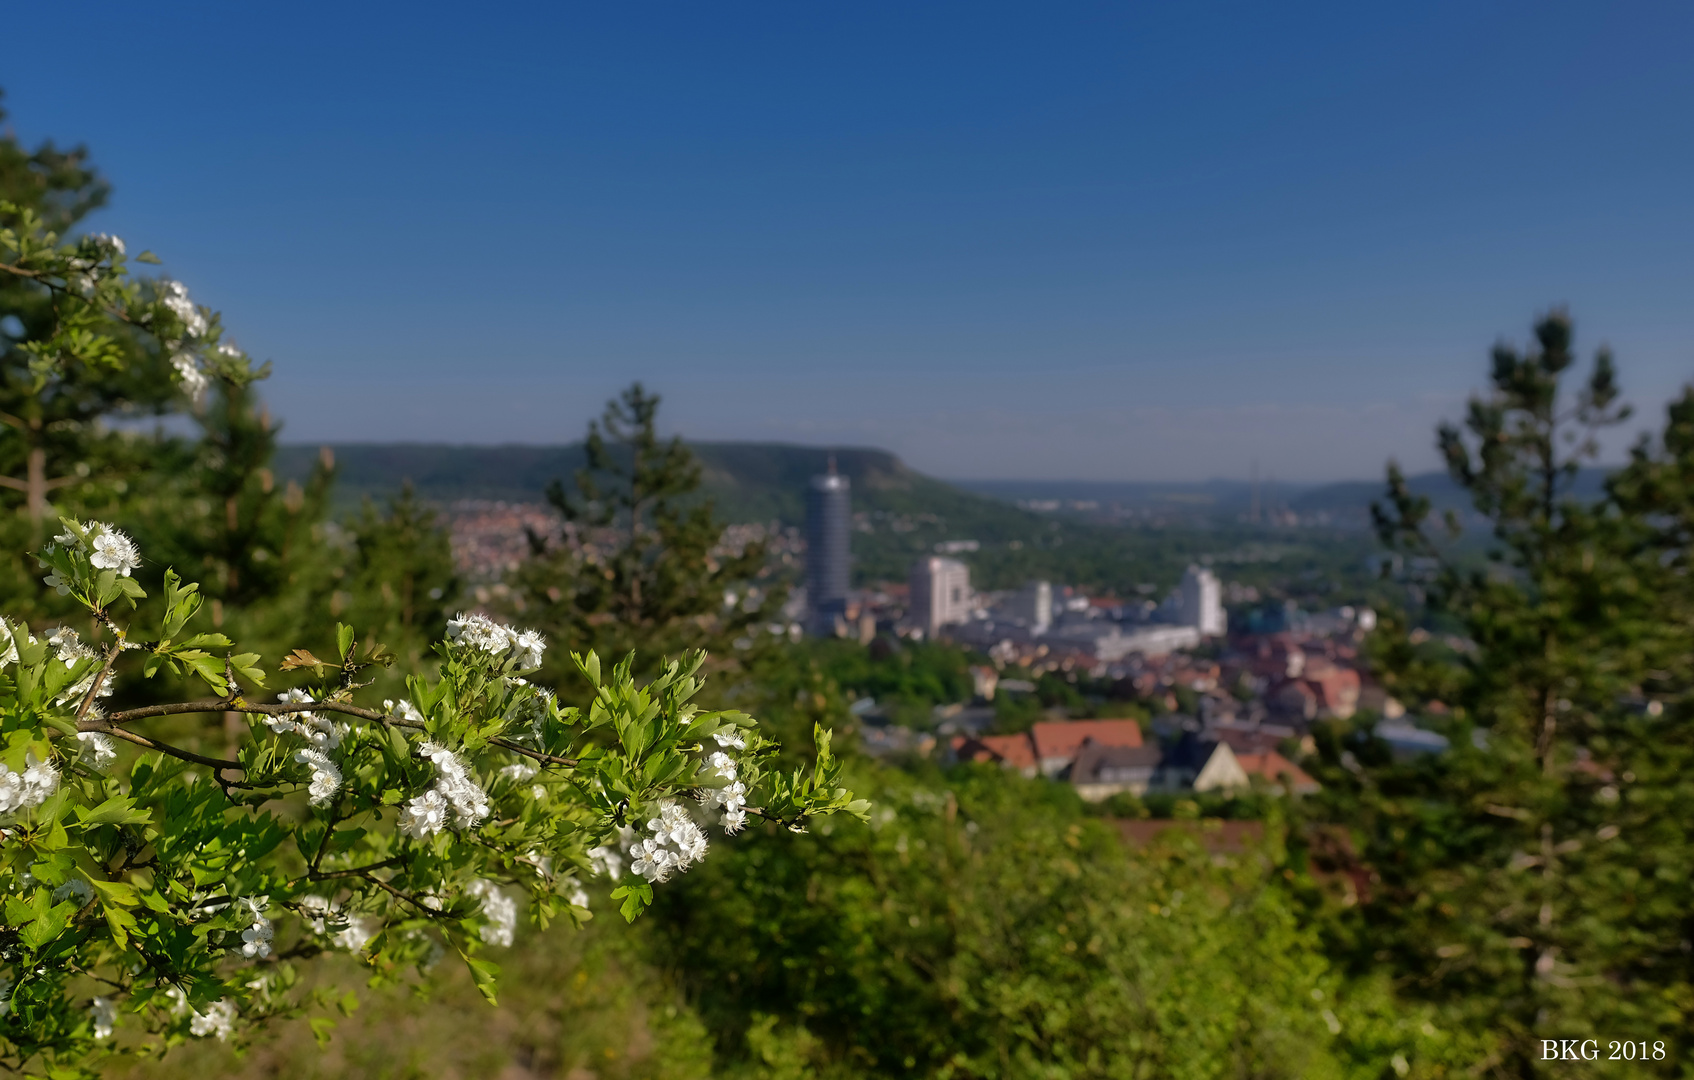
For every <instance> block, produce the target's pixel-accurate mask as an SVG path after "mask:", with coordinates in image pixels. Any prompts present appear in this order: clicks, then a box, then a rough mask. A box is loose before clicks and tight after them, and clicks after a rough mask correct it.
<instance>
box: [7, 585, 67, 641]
mask: <svg viewBox="0 0 1694 1080" xmlns="http://www.w3.org/2000/svg"><path fill="white" fill-rule="evenodd" d="M41 580H42V583H43V584H45V585H47V586H48V587H50V588H51V589H52V590H53V591H54V592H56V593H58V594H59V595H60V596H69V595H70V594H71V585H70V582H68V581H66V580H65V579H64V578H62V577H60V576H59V575H58V574H48V575H47V576H46V577H44V578H42V579H41ZM11 657H12V659H13V660H16V659H17V658H18V654H17V646H16V645H14V646H12V653H11Z"/></svg>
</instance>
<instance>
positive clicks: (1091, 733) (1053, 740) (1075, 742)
mask: <svg viewBox="0 0 1694 1080" xmlns="http://www.w3.org/2000/svg"><path fill="white" fill-rule="evenodd" d="M1029 739H1030V742H1031V744H1032V745H1033V747H1034V753H1035V761H1036V765H1037V766H1038V767H1039V768H1040V770H1041V775H1043V776H1047V777H1056V776H1058V775H1059V774H1061V773H1063V772H1064V771H1065V770H1066V769H1068V768H1070V767H1071V763H1072V762H1074V761H1075V760H1076V756H1077V753H1078V752H1079V751H1081V749H1082V744H1083V742H1084V741H1086V740H1088V739H1093V740H1094V741H1095V742H1096V743H1099V744H1100V745H1101V746H1124V747H1136V746H1140V745H1141V742H1142V740H1141V725H1140V724H1139V723H1137V722H1136V721H1134V720H1058V721H1048V722H1045V723H1040V724H1036V725H1035V726H1034V727H1032V728H1030V729H1029Z"/></svg>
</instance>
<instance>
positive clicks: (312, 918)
mask: <svg viewBox="0 0 1694 1080" xmlns="http://www.w3.org/2000/svg"><path fill="white" fill-rule="evenodd" d="M300 910H301V911H302V912H303V914H304V918H305V922H306V925H307V926H310V927H311V928H312V933H314V934H321V933H323V932H324V928H325V923H326V920H328V919H329V918H330V916H332V915H339V914H340V913H341V909H340V907H338V906H337V905H336V904H335V902H334V901H332V900H330V899H329V898H328V897H323V896H302V897H301V898H300Z"/></svg>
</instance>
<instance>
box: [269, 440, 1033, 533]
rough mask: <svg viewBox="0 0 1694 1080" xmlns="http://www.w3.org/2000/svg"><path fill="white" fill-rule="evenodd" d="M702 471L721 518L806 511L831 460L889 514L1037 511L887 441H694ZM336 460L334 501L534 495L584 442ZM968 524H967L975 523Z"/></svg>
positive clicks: (989, 518)
mask: <svg viewBox="0 0 1694 1080" xmlns="http://www.w3.org/2000/svg"><path fill="white" fill-rule="evenodd" d="M690 448H691V449H692V450H693V451H694V453H695V455H696V456H697V457H698V458H699V460H700V464H701V465H702V467H703V471H704V479H705V484H704V489H705V494H706V495H707V496H708V497H710V498H711V499H713V500H714V502H715V503H716V505H717V511H718V515H719V516H720V517H722V518H724V519H725V520H728V521H769V520H771V519H773V518H775V519H780V520H782V521H784V522H787V523H789V524H797V523H799V522H800V521H801V520H802V519H803V518H804V516H805V498H806V495H805V493H806V482H807V480H808V478H810V477H812V476H814V475H816V474H817V473H821V472H823V471H824V470H825V469H826V468H827V467H828V460H829V457H830V455H831V454H833V455H834V456H835V460H836V467H837V468H838V469H839V470H840V471H841V472H842V473H844V474H846V475H847V476H848V477H849V478H850V479H851V480H852V482H853V505H854V508H855V509H857V510H868V511H872V512H876V511H882V512H884V513H886V514H893V515H917V514H930V515H935V516H938V517H941V518H944V519H946V520H947V521H948V522H949V523H950V524H951V525H952V526H953V527H954V528H956V529H963V530H966V533H965V534H966V535H971V536H976V535H978V534H979V533H980V534H981V538H982V539H985V540H986V539H996V538H1000V537H1002V535H1004V536H1006V537H1013V536H1020V535H1023V534H1024V533H1026V532H1027V531H1029V529H1030V527H1031V526H1032V525H1035V524H1036V523H1038V522H1039V521H1040V519H1039V518H1037V517H1036V516H1035V515H1032V514H1029V513H1026V512H1025V511H1022V510H1019V509H1017V508H1016V507H1015V506H1010V505H1008V504H1007V503H1005V502H1003V501H1001V500H998V499H993V498H988V497H985V496H982V495H976V494H972V493H970V492H966V491H961V490H959V489H958V488H956V487H953V486H952V485H950V484H946V483H943V482H942V481H940V480H935V479H932V478H931V477H928V476H924V475H923V474H922V473H919V472H916V471H914V470H912V469H910V468H908V467H907V466H906V465H905V464H904V463H903V462H902V461H901V460H900V459H899V458H897V457H895V456H894V455H893V454H890V453H888V452H887V451H885V450H871V449H863V448H849V449H838V450H826V449H820V448H818V447H812V446H791V445H786V444H782V443H715V442H702V443H692V444H690ZM330 449H331V450H332V451H333V452H334V454H335V462H336V465H337V467H338V470H339V478H338V480H337V501H338V502H340V503H341V504H343V505H345V504H347V503H350V502H351V503H356V502H358V501H359V500H362V499H363V498H364V497H365V496H367V495H368V496H372V497H375V498H377V499H382V498H386V497H388V496H389V495H392V494H394V493H396V492H398V491H399V490H400V487H401V485H402V484H403V483H405V482H406V481H410V482H411V484H412V486H413V489H414V490H415V491H416V492H417V493H418V495H419V496H421V497H423V498H425V499H428V500H431V501H434V502H444V503H447V502H454V501H456V500H459V499H503V500H506V501H507V502H540V501H542V500H543V499H544V498H545V492H546V490H547V485H548V484H549V483H550V482H552V481H553V480H555V479H560V480H563V481H564V482H565V485H566V487H567V489H570V488H571V484H572V477H573V476H574V475H575V474H576V470H578V469H579V468H581V467H582V465H583V451H582V444H581V443H573V444H571V445H569V446H450V445H442V444H433V443H344V444H340V445H332V446H331V447H330ZM317 456H318V447H316V446H284V447H282V448H280V449H279V450H278V452H277V471H278V473H279V474H280V475H281V477H282V478H283V479H285V480H288V479H304V478H305V476H306V475H307V474H308V473H309V472H310V470H311V468H312V465H313V463H314V462H315V461H316V460H317ZM972 530H974V531H972Z"/></svg>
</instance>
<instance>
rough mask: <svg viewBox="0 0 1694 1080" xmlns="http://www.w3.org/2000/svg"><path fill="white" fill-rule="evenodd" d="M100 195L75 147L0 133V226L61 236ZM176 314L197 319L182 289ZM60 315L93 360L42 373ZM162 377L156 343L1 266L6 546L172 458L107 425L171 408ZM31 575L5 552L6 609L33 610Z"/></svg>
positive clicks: (89, 243)
mask: <svg viewBox="0 0 1694 1080" xmlns="http://www.w3.org/2000/svg"><path fill="white" fill-rule="evenodd" d="M4 117H5V111H4V110H3V109H0V119H3V118H4ZM109 192H110V187H109V185H108V184H107V183H106V181H105V180H104V179H102V178H101V176H100V174H99V173H98V172H97V171H95V169H94V167H93V166H92V165H91V164H90V162H89V160H88V151H87V150H86V149H85V148H83V147H76V148H74V149H71V150H61V149H59V148H57V147H55V146H54V145H53V144H52V143H51V142H46V143H43V144H42V145H41V146H39V147H37V148H35V149H34V150H28V149H26V148H24V147H23V146H21V145H20V144H19V143H18V141H17V140H16V138H14V137H13V136H11V135H10V134H3V135H0V229H12V230H23V231H28V230H30V229H34V228H40V229H42V230H45V231H47V232H50V233H52V234H55V235H57V234H63V233H64V232H66V231H67V230H70V229H73V228H75V227H76V226H77V224H78V223H79V222H80V221H81V220H82V219H83V217H84V216H86V215H87V214H89V213H90V212H92V211H93V210H95V209H97V208H99V207H100V206H101V205H103V204H104V203H105V201H106V198H107V195H108V194H109ZM83 245H84V247H85V248H86V249H87V250H86V260H87V264H86V265H87V267H89V268H93V267H94V266H96V265H98V264H100V263H101V262H102V261H105V262H107V263H109V262H110V260H111V259H113V258H114V257H115V258H118V259H121V258H122V257H123V254H124V253H123V252H122V250H121V248H120V249H117V250H108V244H107V241H106V240H105V238H103V237H99V236H94V237H89V238H87V239H85V240H84V242H83ZM12 266H13V267H15V266H16V264H15V263H14V264H12ZM81 280H82V284H83V286H84V288H86V287H87V285H88V282H90V281H91V280H92V279H91V278H89V277H88V276H87V275H86V274H84V275H83V276H82V279H81ZM178 310H179V312H180V313H182V314H183V315H185V316H187V317H188V318H190V319H193V318H203V316H199V314H198V312H197V311H196V310H195V309H194V307H193V305H192V304H189V303H188V301H187V297H186V293H184V294H183V296H182V297H181V299H180V302H179V303H178ZM62 320H68V321H71V322H74V323H75V324H76V325H75V329H76V330H77V331H79V332H81V333H82V334H83V335H84V337H83V340H84V341H86V342H88V343H89V347H90V350H91V351H90V353H89V356H88V357H87V359H90V360H93V361H94V362H93V363H80V364H73V365H71V366H69V367H67V368H65V369H63V370H62V371H61V372H57V373H56V374H57V375H58V377H55V378H52V379H48V378H47V377H46V376H45V374H44V371H45V369H44V367H43V365H44V363H45V362H46V360H45V358H44V357H43V356H42V355H41V351H40V350H41V348H42V346H43V343H44V341H45V340H46V338H47V337H48V336H49V335H51V334H52V333H53V332H54V331H55V330H56V329H57V328H58V327H59V325H60V323H61V321H62ZM179 321H180V320H179ZM181 329H182V328H181V326H180V325H179V326H177V327H175V328H174V330H175V331H176V332H178V333H179V334H180V331H181ZM200 329H201V330H202V334H201V335H200V337H201V338H202V339H203V340H204V341H205V342H206V343H208V344H212V345H215V343H216V341H217V337H216V332H215V327H214V326H212V325H210V324H208V325H207V326H205V327H201V328H200ZM119 360H121V364H119V363H116V361H119ZM172 373H173V368H172V363H171V359H170V356H169V355H168V354H167V353H166V352H165V351H163V350H162V349H160V348H159V347H158V345H157V343H156V342H155V341H153V340H152V339H149V338H147V337H145V336H138V335H136V334H134V333H132V332H131V328H130V327H128V326H126V325H125V324H124V323H123V322H122V320H119V319H115V318H113V317H112V316H111V314H110V313H109V312H108V311H106V310H103V309H100V308H99V307H98V305H92V304H83V303H79V301H78V300H77V299H74V298H72V297H71V296H70V295H68V294H67V293H65V292H61V291H55V290H54V289H52V288H50V287H48V286H47V285H46V284H45V283H44V282H43V281H42V280H40V279H38V278H37V277H35V276H32V275H30V274H26V273H17V272H11V270H10V269H7V271H6V272H0V505H3V506H6V507H7V508H8V509H13V508H15V509H16V511H17V513H16V514H5V515H0V540H4V546H5V550H6V551H8V552H15V551H19V550H22V549H23V548H24V547H26V546H27V545H29V544H30V543H33V542H35V541H37V540H39V539H40V537H41V535H42V529H43V528H44V527H45V524H46V523H47V522H49V521H50V520H51V518H50V511H51V510H53V509H54V508H58V509H62V510H64V511H65V512H68V513H105V514H110V513H111V512H112V511H113V509H114V507H115V505H116V504H117V503H119V502H122V501H123V500H124V499H126V498H128V497H131V496H133V495H134V494H135V488H136V487H137V486H138V485H142V484H145V483H147V482H148V480H149V474H148V470H149V469H150V468H152V467H154V466H158V465H160V464H162V461H161V458H165V457H168V456H169V455H170V454H171V452H172V448H171V447H170V445H169V440H165V439H163V438H160V437H149V436H146V435H143V434H139V433H138V429H137V428H135V427H134V426H133V424H132V425H131V426H130V427H129V428H127V429H124V430H113V429H112V428H110V427H109V426H108V421H111V420H113V419H125V420H130V421H135V420H140V419H144V418H146V417H148V416H155V415H159V414H161V413H165V412H170V411H173V410H175V409H177V408H179V407H180V405H181V404H182V402H183V396H182V392H181V387H180V385H179V383H178V382H177V381H176V380H173V378H172ZM30 571H31V568H30V567H27V566H25V565H24V563H23V561H22V560H18V559H15V558H10V557H9V558H8V559H7V560H6V564H5V572H4V573H0V596H4V598H5V599H6V601H7V602H8V603H11V604H13V605H14V606H13V607H12V608H11V610H12V611H13V612H14V613H15V614H24V613H25V612H26V611H30V610H34V609H35V608H36V606H37V603H38V600H37V598H36V597H35V592H36V590H35V589H34V588H33V583H32V582H31V581H30V580H29V579H30V576H31V574H30Z"/></svg>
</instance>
